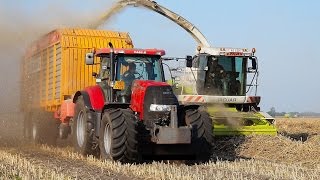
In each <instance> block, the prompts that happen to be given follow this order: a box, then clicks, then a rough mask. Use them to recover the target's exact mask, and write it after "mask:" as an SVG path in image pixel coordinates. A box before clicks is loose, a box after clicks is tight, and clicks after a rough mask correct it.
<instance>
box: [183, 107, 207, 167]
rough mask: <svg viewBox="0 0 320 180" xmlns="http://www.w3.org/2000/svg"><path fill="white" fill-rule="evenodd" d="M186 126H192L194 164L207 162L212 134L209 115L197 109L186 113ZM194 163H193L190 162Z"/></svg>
mask: <svg viewBox="0 0 320 180" xmlns="http://www.w3.org/2000/svg"><path fill="white" fill-rule="evenodd" d="M185 120H186V124H187V125H191V126H192V140H191V141H192V148H193V151H194V153H195V155H196V159H195V162H196V163H197V162H207V161H209V160H210V157H211V154H212V144H213V132H212V128H213V126H212V119H211V118H210V116H209V114H208V113H207V112H204V111H199V110H197V109H191V110H187V111H186V118H185ZM192 163H194V161H193V162H192Z"/></svg>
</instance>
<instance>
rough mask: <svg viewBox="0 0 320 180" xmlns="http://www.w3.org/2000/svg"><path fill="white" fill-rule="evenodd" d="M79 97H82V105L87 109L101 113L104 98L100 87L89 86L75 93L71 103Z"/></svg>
mask: <svg viewBox="0 0 320 180" xmlns="http://www.w3.org/2000/svg"><path fill="white" fill-rule="evenodd" d="M79 96H82V97H83V100H84V103H85V105H86V106H87V108H88V109H92V110H94V111H102V109H103V106H104V104H105V100H104V99H105V98H104V94H103V91H102V89H101V87H100V86H98V85H96V86H90V87H87V88H85V89H84V90H82V91H78V92H76V94H75V95H74V97H73V103H75V102H76V101H77V99H78V97H79Z"/></svg>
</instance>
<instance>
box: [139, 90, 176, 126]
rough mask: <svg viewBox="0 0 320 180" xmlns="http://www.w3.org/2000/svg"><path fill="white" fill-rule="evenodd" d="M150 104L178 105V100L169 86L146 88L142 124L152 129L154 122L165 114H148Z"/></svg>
mask: <svg viewBox="0 0 320 180" xmlns="http://www.w3.org/2000/svg"><path fill="white" fill-rule="evenodd" d="M151 104H159V105H160V104H161V105H162V104H163V105H178V104H179V103H178V99H177V97H176V96H175V95H174V93H173V91H172V88H171V86H151V87H148V88H147V90H146V93H145V97H144V107H143V109H144V123H145V125H146V126H147V127H148V128H152V127H153V124H154V121H155V120H158V119H159V118H163V117H165V116H167V114H169V113H165V112H152V111H151V112H150V105H151Z"/></svg>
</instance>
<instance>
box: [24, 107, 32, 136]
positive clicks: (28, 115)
mask: <svg viewBox="0 0 320 180" xmlns="http://www.w3.org/2000/svg"><path fill="white" fill-rule="evenodd" d="M31 123H32V121H31V113H25V116H24V120H23V139H24V140H25V142H29V141H30V140H31V137H32V132H31V127H32V124H31Z"/></svg>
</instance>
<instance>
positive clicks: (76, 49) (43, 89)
mask: <svg viewBox="0 0 320 180" xmlns="http://www.w3.org/2000/svg"><path fill="white" fill-rule="evenodd" d="M109 42H111V43H113V45H114V47H116V48H132V47H133V45H132V41H131V39H130V37H129V35H128V33H122V32H113V31H105V30H90V29H72V28H70V29H59V30H55V31H52V32H50V33H49V34H47V35H45V36H44V37H42V38H40V40H38V41H36V42H35V43H34V44H32V45H31V46H30V47H29V49H28V50H27V52H26V55H25V58H24V59H23V62H22V68H21V71H22V72H21V73H22V76H21V80H22V85H21V88H22V91H21V105H22V109H23V110H25V111H28V110H30V109H37V108H44V109H46V110H47V111H55V110H57V109H58V108H59V106H60V105H61V103H62V101H63V100H65V99H68V98H71V97H72V96H73V94H74V93H75V92H76V91H77V90H81V89H83V88H85V87H87V86H91V85H94V84H95V79H94V78H93V77H92V72H98V71H99V69H98V65H94V66H86V65H85V54H86V53H87V52H90V51H92V50H93V48H96V49H98V48H103V47H108V43H109Z"/></svg>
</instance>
